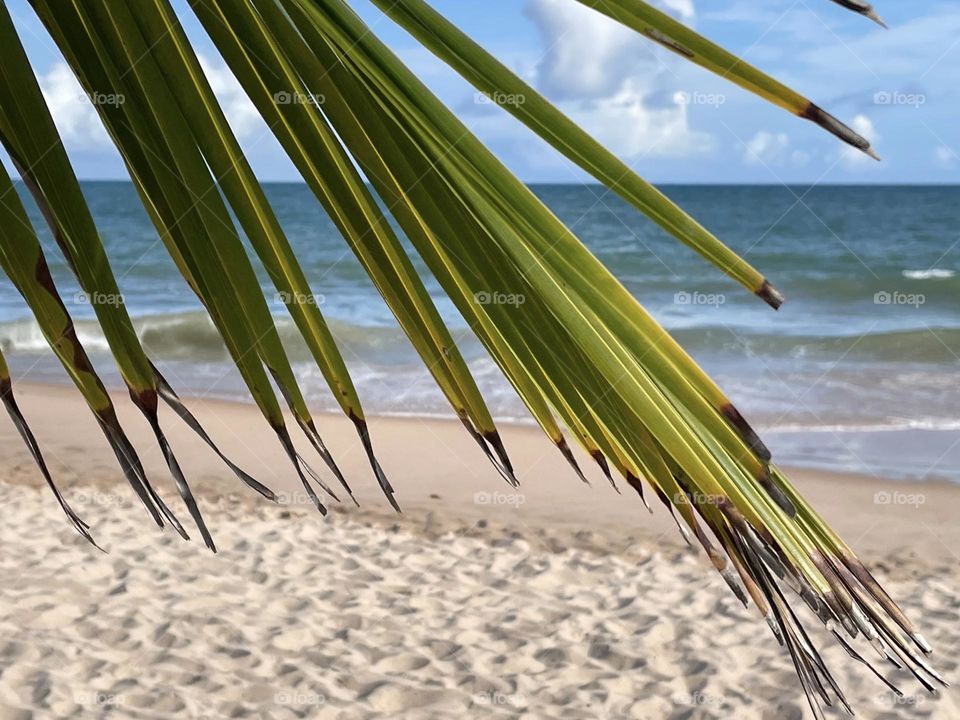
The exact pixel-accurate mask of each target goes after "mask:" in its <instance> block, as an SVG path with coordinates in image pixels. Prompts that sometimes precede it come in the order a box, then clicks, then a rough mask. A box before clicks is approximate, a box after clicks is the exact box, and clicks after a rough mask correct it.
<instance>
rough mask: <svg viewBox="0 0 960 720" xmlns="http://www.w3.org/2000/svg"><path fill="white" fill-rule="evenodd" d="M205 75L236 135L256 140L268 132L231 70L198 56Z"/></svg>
mask: <svg viewBox="0 0 960 720" xmlns="http://www.w3.org/2000/svg"><path fill="white" fill-rule="evenodd" d="M198 59H199V60H200V67H201V68H203V74H204V75H206V76H207V80H208V81H209V83H210V87H211V88H212V89H213V94H214V95H216V96H217V100H218V101H219V102H220V107H222V108H223V112H224V114H225V115H226V116H227V121H228V122H229V123H230V127H231V128H232V129H233V132H234V134H235V135H236V136H237V137H238V138H239V139H240V140H243V139H246V138H256V137H259V136H260V135H262V134H263V133H264V132H266V131H267V127H266V125H265V124H264V122H263V119H262V118H261V117H260V113H258V112H257V108H256V107H255V106H254V104H253V103H252V102H251V101H250V98H248V97H247V94H246V93H245V92H244V91H243V87H242V86H241V85H240V83H239V82H238V81H237V79H236V77H234V75H233V73H232V72H231V71H230V68H228V67H227V66H226V64H225V63H223V62H222V61H219V60H218V61H217V62H216V63H213V62H211V61H210V60H209V59H208V58H206V57H205V56H203V55H198Z"/></svg>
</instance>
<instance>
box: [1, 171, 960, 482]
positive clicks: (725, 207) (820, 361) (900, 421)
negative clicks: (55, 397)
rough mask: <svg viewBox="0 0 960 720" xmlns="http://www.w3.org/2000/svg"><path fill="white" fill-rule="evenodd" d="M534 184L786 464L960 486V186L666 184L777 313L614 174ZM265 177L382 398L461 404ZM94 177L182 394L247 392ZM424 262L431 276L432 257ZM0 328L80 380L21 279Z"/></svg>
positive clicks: (494, 383)
mask: <svg viewBox="0 0 960 720" xmlns="http://www.w3.org/2000/svg"><path fill="white" fill-rule="evenodd" d="M21 189H22V188H21ZM532 189H533V190H534V192H536V193H537V195H538V196H540V197H541V198H542V199H543V201H544V202H545V203H546V204H547V205H548V206H550V207H551V208H552V209H553V210H554V212H556V213H557V214H558V216H559V217H560V218H561V219H562V220H564V221H565V222H566V223H567V224H568V225H569V226H570V227H571V228H572V229H573V230H574V232H576V233H577V235H578V236H579V237H580V238H581V239H582V240H583V241H584V242H585V243H586V244H587V245H588V246H589V247H590V249H591V250H592V251H593V252H594V253H595V254H596V255H597V256H598V257H599V258H600V259H601V260H602V261H603V262H604V263H605V264H606V265H607V267H609V268H610V269H611V270H612V271H613V272H614V273H615V274H616V275H617V276H618V277H619V278H620V279H621V280H622V282H623V283H624V284H625V285H626V287H627V288H628V289H629V290H630V291H631V292H632V293H633V294H634V295H635V296H636V297H637V299H638V300H640V302H642V303H643V304H644V305H645V306H646V308H647V309H648V310H650V311H651V312H652V314H653V315H654V316H655V317H656V318H657V319H658V320H659V321H660V322H661V323H662V324H664V325H665V326H666V327H667V328H668V329H669V330H670V331H671V332H672V333H673V334H674V336H675V337H676V338H677V339H678V340H679V341H680V343H681V344H682V345H683V346H684V347H685V348H686V349H687V350H688V351H689V352H690V353H691V354H692V355H693V357H694V358H695V359H696V360H697V361H698V362H699V363H700V364H701V365H702V366H703V367H704V368H705V369H706V370H707V371H708V372H709V373H710V374H711V375H712V376H713V377H714V378H715V380H717V382H718V383H719V384H720V386H721V387H722V388H724V389H725V390H726V391H727V393H728V394H729V395H730V396H731V397H732V398H733V400H734V402H735V403H736V404H737V405H738V406H739V407H740V409H741V411H742V412H743V413H744V414H745V415H746V416H747V417H748V419H750V420H751V422H753V424H754V425H756V426H758V427H759V428H761V429H762V431H763V432H762V434H763V435H764V437H765V439H766V440H767V443H768V445H770V447H771V449H772V450H773V452H774V455H775V458H776V459H777V460H778V461H779V462H780V463H781V464H783V465H792V466H801V467H813V468H821V469H828V470H842V471H850V472H857V473H863V474H869V475H875V476H878V477H890V478H896V479H917V480H933V479H946V480H952V481H957V482H960V277H958V274H957V272H958V269H960V203H957V200H958V198H960V188H957V187H945V186H937V187H918V186H910V187H874V186H869V187H867V186H861V187H832V186H825V187H813V188H809V187H792V188H787V187H773V186H757V187H747V186H667V187H665V188H664V191H665V192H666V193H667V194H668V195H670V196H671V197H672V198H673V199H674V200H676V201H677V202H678V203H679V204H680V205H681V206H682V207H684V208H685V209H687V210H688V211H689V212H690V213H691V214H692V215H693V216H694V217H696V218H698V219H699V220H700V221H701V222H703V223H704V224H705V225H706V226H707V227H708V228H710V229H711V230H712V231H714V232H715V233H716V234H717V235H718V236H719V237H720V238H721V239H723V240H724V241H725V242H726V243H727V244H728V245H730V246H731V247H732V248H733V249H735V250H736V251H738V252H740V253H741V254H743V255H744V256H745V257H747V258H748V259H749V260H750V261H751V263H752V264H753V265H754V266H756V267H757V268H758V269H760V270H761V271H762V272H764V273H765V274H766V275H767V277H769V278H770V280H771V281H772V282H773V283H774V285H776V286H777V287H778V288H779V289H780V290H781V291H782V292H784V294H785V295H786V296H787V302H786V304H785V305H784V307H783V308H782V309H781V310H780V312H774V311H772V310H770V309H769V308H768V307H767V306H766V305H764V304H763V303H762V302H761V301H760V300H758V299H757V298H755V297H753V296H752V295H750V294H749V293H747V292H746V291H744V290H742V289H741V288H740V287H739V286H738V285H736V284H735V283H733V282H732V281H730V280H728V279H727V278H726V277H725V276H724V275H723V274H721V273H720V272H719V271H717V270H715V269H713V268H712V267H711V266H709V265H708V264H707V263H706V262H705V261H704V260H702V259H701V258H700V257H699V256H698V255H696V254H695V253H693V252H692V251H691V250H689V249H687V248H686V247H685V246H683V245H681V244H680V243H678V242H676V241H675V240H673V239H672V238H670V237H668V236H667V235H665V234H664V233H663V232H661V231H660V230H659V229H657V228H656V227H655V226H654V225H653V224H652V223H651V222H649V221H648V220H647V219H646V218H645V217H643V216H642V215H641V214H639V213H638V212H636V211H634V210H633V209H632V208H631V207H630V206H628V205H626V204H625V203H623V202H622V201H621V200H620V199H619V198H617V197H616V196H615V195H613V194H611V193H610V192H609V191H607V190H605V189H604V188H602V187H600V186H584V185H539V186H533V187H532ZM266 190H267V194H268V196H269V199H270V201H271V203H272V204H273V206H274V208H275V210H276V212H277V215H278V217H279V218H280V221H281V223H282V225H283V227H284V229H285V231H286V232H287V234H288V237H289V238H290V240H291V242H292V244H293V245H294V247H295V249H296V251H297V253H298V255H299V257H300V259H301V262H302V264H303V266H304V269H305V270H306V273H307V276H308V278H309V279H310V282H311V284H312V285H313V288H314V291H315V293H316V294H317V298H318V301H319V302H321V303H322V310H323V312H324V314H325V316H326V317H327V318H328V320H329V321H330V323H331V326H332V328H333V330H334V333H335V335H336V336H337V338H338V340H339V341H340V343H341V345H342V349H343V352H344V356H345V358H346V360H347V364H348V366H349V367H350V370H351V372H352V375H353V377H354V380H355V382H356V384H357V387H358V390H359V392H360V396H361V400H362V401H363V404H364V408H365V409H366V411H367V413H369V414H391V415H428V416H440V417H448V416H451V412H450V411H449V409H448V407H447V406H446V405H445V401H444V399H443V397H442V395H441V394H440V392H439V390H437V388H436V387H435V386H434V385H433V383H432V380H431V378H430V376H429V375H428V374H427V372H426V371H425V370H424V369H423V366H422V365H421V363H420V361H419V358H418V356H417V355H416V354H415V352H414V351H413V349H412V348H411V346H410V344H409V343H408V342H407V340H406V338H405V337H404V335H403V334H402V332H401V331H400V330H399V329H398V327H397V325H396V323H395V322H394V320H393V317H392V315H391V314H390V312H389V310H388V309H387V307H386V305H385V304H384V303H383V301H382V300H381V299H380V297H379V295H378V294H377V292H376V290H375V289H374V287H373V285H372V284H371V283H370V281H369V280H368V279H367V277H366V275H365V274H364V272H363V270H362V269H361V267H360V265H359V263H358V262H357V261H356V259H355V258H354V257H353V255H352V253H351V252H350V250H349V248H348V247H347V245H346V243H345V242H344V241H343V239H342V238H341V237H340V236H339V234H338V233H337V231H336V229H335V227H334V226H333V224H332V223H331V222H330V220H329V219H328V218H327V217H326V215H325V214H324V212H323V210H322V208H321V207H320V206H319V204H318V203H317V202H316V200H315V199H314V197H313V196H312V194H311V193H310V191H309V190H308V189H307V188H306V186H304V185H298V184H271V185H268V186H267V187H266ZM84 191H85V193H86V194H87V197H88V200H89V202H90V206H91V208H92V210H93V212H94V215H95V218H96V220H97V223H98V226H99V228H100V231H101V234H102V236H103V238H104V242H105V244H106V246H107V250H108V253H109V255H110V258H111V261H112V264H113V268H114V272H115V273H116V275H117V276H118V279H119V283H120V286H121V290H122V292H123V295H124V301H125V303H126V305H127V308H128V310H129V312H130V314H131V316H133V318H134V319H135V324H136V326H137V329H138V332H139V333H140V336H141V338H142V341H143V343H144V345H145V347H146V348H147V350H148V352H149V354H150V355H151V357H152V358H153V359H154V361H155V362H156V363H157V364H158V365H159V366H160V367H161V369H162V370H163V371H164V373H165V374H166V375H167V376H168V377H169V378H170V379H171V380H174V384H175V385H176V387H177V389H178V391H180V392H181V393H183V394H187V395H190V394H193V395H202V396H207V397H217V398H226V399H236V400H248V397H247V394H246V392H245V390H244V388H243V386H242V384H241V382H240V380H239V377H238V375H237V373H236V372H235V371H234V370H232V367H231V364H230V363H229V361H228V358H227V355H226V351H225V350H224V348H223V346H222V345H221V343H220V341H219V339H218V337H217V335H216V333H215V331H214V329H213V327H212V325H211V324H210V322H209V320H208V319H207V318H206V317H205V315H204V313H203V312H202V310H201V308H200V305H199V303H198V301H197V300H196V298H195V297H194V296H193V295H192V294H191V292H190V291H189V290H188V288H187V286H186V285H185V283H184V282H183V280H182V278H181V277H180V275H179V274H178V272H177V270H176V268H175V266H174V264H173V262H172V261H171V259H170V257H169V256H168V255H167V253H166V250H165V249H164V247H163V245H162V243H161V242H160V241H159V239H158V237H157V234H156V232H155V230H154V228H153V226H152V225H151V223H150V222H149V220H148V218H147V215H146V213H145V212H144V210H143V208H142V206H141V204H140V202H139V200H138V198H137V195H136V193H135V191H134V189H133V186H132V185H130V184H129V183H122V182H88V183H85V184H84ZM27 204H28V207H29V208H30V212H31V216H32V218H33V220H34V224H35V227H37V228H38V230H39V231H40V233H41V237H42V240H43V243H44V246H45V248H46V249H47V257H48V261H49V262H50V264H51V268H52V270H53V274H54V278H55V280H56V282H57V284H58V287H59V288H60V290H61V294H62V295H63V297H64V298H65V300H66V302H67V305H68V308H69V309H70V310H71V312H72V313H73V315H74V318H75V320H76V321H77V326H78V329H79V332H80V336H81V339H82V340H83V341H84V343H85V346H86V347H87V350H88V351H89V352H90V354H91V356H92V359H93V361H94V365H95V366H96V367H97V368H98V370H100V372H101V374H102V377H103V378H104V380H105V381H106V382H107V383H108V384H110V385H112V386H116V387H119V386H120V379H119V375H118V373H117V372H116V369H115V368H114V367H113V364H112V361H111V359H110V356H109V354H108V352H107V348H106V344H105V343H104V341H103V338H102V336H101V335H100V334H99V333H98V331H97V329H96V325H95V323H94V322H92V318H93V313H92V311H91V308H90V306H89V304H87V303H86V301H85V298H84V297H83V296H82V294H81V293H79V291H78V287H77V284H76V282H75V281H74V279H73V277H72V275H71V274H70V272H69V269H68V268H67V266H66V264H65V262H64V260H63V257H62V256H61V255H60V253H59V252H58V251H57V250H56V248H55V245H54V243H53V240H52V238H51V237H50V234H49V233H48V232H47V231H46V228H45V226H44V225H43V223H42V221H41V217H40V214H39V211H38V210H37V209H36V207H35V206H34V205H33V204H32V202H30V201H29V200H28V201H27ZM416 264H417V266H418V268H420V269H422V270H424V271H425V267H424V265H423V263H421V262H420V261H419V259H416ZM260 275H261V283H262V285H263V288H264V292H265V294H266V295H267V297H268V298H270V300H271V302H272V305H273V306H274V309H275V313H276V315H277V318H278V323H279V325H280V328H281V333H282V335H283V337H284V338H285V340H287V341H288V347H289V350H290V355H291V359H292V361H293V362H294V364H295V369H296V371H297V374H298V376H299V379H300V382H301V387H302V388H303V391H304V393H305V394H306V396H307V398H308V400H309V402H310V403H311V405H312V406H314V407H316V408H317V409H320V410H326V409H334V407H335V404H334V401H333V399H332V397H331V396H330V393H329V391H328V389H327V387H326V385H325V383H324V382H323V379H322V378H321V376H320V374H319V372H318V370H317V369H316V367H315V365H313V364H312V363H311V361H310V359H309V356H308V355H307V353H306V351H305V348H304V347H303V345H302V343H301V342H299V341H298V339H297V333H296V330H295V328H294V327H293V325H292V323H291V322H290V321H289V318H288V317H287V316H286V314H285V312H286V311H285V309H284V308H283V306H282V304H281V303H280V302H279V300H278V299H276V297H275V296H276V293H275V291H274V289H273V288H272V287H271V286H270V285H269V282H268V280H267V278H266V275H265V273H262V272H261V273H260ZM424 276H425V277H426V274H425V275H424ZM428 288H429V289H430V291H431V293H432V294H433V295H434V297H435V299H436V302H437V305H438V307H439V308H440V310H441V312H442V314H443V315H444V317H445V319H446V320H447V322H448V324H449V325H450V327H451V328H452V329H453V330H454V336H455V337H457V338H463V339H462V340H461V349H462V351H463V353H464V355H465V356H466V357H467V359H468V361H469V362H470V365H471V367H472V369H473V371H474V373H475V376H476V378H477V381H478V383H479V384H480V387H481V389H482V390H483V391H484V394H485V396H486V398H487V400H488V403H489V405H490V407H491V410H492V412H493V413H494V415H495V416H496V417H497V418H499V419H500V420H502V421H504V422H517V423H525V422H530V420H529V418H528V416H527V414H526V412H525V410H524V408H523V405H522V404H521V403H520V401H519V400H518V399H517V398H516V396H515V395H514V394H513V392H512V390H511V389H510V387H509V386H508V385H507V383H506V382H505V381H504V379H503V378H502V377H501V375H500V373H499V371H498V369H497V368H496V366H495V365H494V364H493V363H492V362H491V361H490V359H489V358H488V357H487V356H486V354H485V352H484V350H483V348H482V347H481V346H480V344H479V343H478V342H477V341H476V340H475V339H474V338H473V337H472V336H471V335H470V333H469V330H468V329H467V328H466V325H465V323H464V322H463V320H462V318H460V316H459V314H458V313H457V311H456V309H455V308H454V307H453V305H452V304H451V303H450V302H449V301H447V300H446V299H445V298H444V297H443V295H442V293H441V291H440V288H439V286H438V285H437V284H436V283H435V282H434V281H433V280H432V279H430V280H429V281H428ZM0 343H2V346H3V349H4V352H5V353H6V354H7V356H8V360H9V361H10V364H11V369H12V371H13V373H14V378H15V381H16V380H29V381H33V382H46V383H57V384H65V383H68V382H69V381H68V380H67V377H66V375H65V373H64V372H63V371H62V370H61V369H60V366H59V364H57V363H56V361H55V360H54V359H53V358H52V355H51V353H50V352H49V350H48V349H47V347H46V343H45V342H44V340H43V338H42V336H41V334H40V332H39V330H38V329H37V327H36V324H35V323H34V322H33V321H32V319H31V318H30V315H29V313H28V311H27V310H26V307H25V305H24V303H23V301H22V299H21V298H20V296H19V295H18V294H17V293H16V291H15V290H14V289H13V287H12V286H11V285H10V283H9V282H8V281H5V282H3V283H0ZM27 414H28V416H29V409H27Z"/></svg>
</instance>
